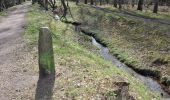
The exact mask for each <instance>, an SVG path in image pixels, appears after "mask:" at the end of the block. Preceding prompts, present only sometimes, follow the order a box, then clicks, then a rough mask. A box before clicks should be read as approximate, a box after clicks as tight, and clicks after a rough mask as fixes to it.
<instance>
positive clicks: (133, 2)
mask: <svg viewBox="0 0 170 100" xmlns="http://www.w3.org/2000/svg"><path fill="white" fill-rule="evenodd" d="M134 6H135V0H132V8H133V7H134Z"/></svg>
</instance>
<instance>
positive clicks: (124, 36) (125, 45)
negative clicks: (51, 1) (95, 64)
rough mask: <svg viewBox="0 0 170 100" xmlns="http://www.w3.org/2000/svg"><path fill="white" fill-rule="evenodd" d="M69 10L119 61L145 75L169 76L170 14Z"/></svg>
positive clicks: (73, 7) (84, 8)
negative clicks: (169, 17) (169, 22)
mask: <svg viewBox="0 0 170 100" xmlns="http://www.w3.org/2000/svg"><path fill="white" fill-rule="evenodd" d="M70 7H71V11H72V15H73V17H74V19H75V20H76V21H79V22H81V23H83V25H82V27H84V29H86V30H88V31H91V32H94V33H95V36H96V37H97V38H99V39H100V40H101V42H103V43H104V44H106V45H107V46H108V48H109V50H110V52H111V53H112V54H113V55H114V56H116V57H117V58H118V59H120V61H122V62H124V63H125V64H127V65H129V66H130V67H132V68H133V69H135V70H136V71H139V72H140V73H142V74H145V75H146V76H147V75H149V76H153V77H156V78H158V79H162V78H163V77H169V76H170V74H169V72H170V68H169V67H170V45H169V44H170V34H169V31H170V25H169V24H168V23H166V22H168V21H169V20H168V18H167V16H169V15H166V14H162V15H160V14H158V15H155V14H152V15H151V14H148V15H145V14H146V13H142V12H139V11H128V10H127V11H124V10H122V11H120V10H118V9H113V8H111V7H106V8H100V7H94V6H90V5H84V4H80V5H79V6H76V5H74V4H73V3H71V4H70ZM154 16H157V17H154ZM164 19H166V20H164ZM70 20H72V19H70ZM144 71H146V73H144ZM155 75H156V76H155Z"/></svg>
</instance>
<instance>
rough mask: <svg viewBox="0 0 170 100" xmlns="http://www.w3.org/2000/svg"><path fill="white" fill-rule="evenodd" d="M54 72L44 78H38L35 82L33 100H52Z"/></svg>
mask: <svg viewBox="0 0 170 100" xmlns="http://www.w3.org/2000/svg"><path fill="white" fill-rule="evenodd" d="M54 83H55V72H54V73H52V74H50V75H47V76H45V77H42V76H40V77H39V80H38V82H37V88H36V94H35V100H52V96H53V87H54Z"/></svg>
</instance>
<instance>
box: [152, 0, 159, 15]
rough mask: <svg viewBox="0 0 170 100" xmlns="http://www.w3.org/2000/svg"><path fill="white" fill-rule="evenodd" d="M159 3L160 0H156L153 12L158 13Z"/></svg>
mask: <svg viewBox="0 0 170 100" xmlns="http://www.w3.org/2000/svg"><path fill="white" fill-rule="evenodd" d="M158 4H159V0H155V2H154V9H153V13H157V12H158Z"/></svg>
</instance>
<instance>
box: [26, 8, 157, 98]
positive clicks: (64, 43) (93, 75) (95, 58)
mask: <svg viewBox="0 0 170 100" xmlns="http://www.w3.org/2000/svg"><path fill="white" fill-rule="evenodd" d="M27 18H28V25H27V27H26V31H25V35H24V37H25V39H26V41H27V42H28V44H29V46H36V45H37V40H38V29H39V28H40V27H41V26H48V27H50V30H51V31H52V33H53V48H54V53H55V66H56V77H55V83H54V88H53V99H54V100H58V99H76V100H80V99H81V100H82V99H83V100H89V99H101V98H107V99H115V98H117V97H118V96H119V95H120V93H119V92H118V91H119V90H120V88H121V87H122V86H121V83H122V82H123V83H127V82H128V83H129V91H128V94H129V96H132V97H133V98H135V99H137V100H153V99H158V100H159V97H158V96H157V95H155V94H152V93H151V92H150V91H149V90H148V89H147V88H146V87H145V86H144V85H143V84H142V82H140V80H136V79H135V78H134V77H133V76H131V75H129V74H127V73H125V72H123V71H121V70H119V69H118V68H117V67H115V66H113V65H112V64H111V62H107V61H105V60H104V59H102V58H101V56H99V55H98V54H97V53H96V48H95V47H93V46H92V45H91V43H90V42H89V40H90V38H89V37H87V36H85V35H83V34H80V33H76V32H75V31H74V27H73V26H70V25H68V24H64V23H62V22H60V21H54V20H53V19H52V18H51V17H50V16H49V15H48V14H47V13H45V12H44V11H42V10H41V9H40V8H39V7H38V6H37V5H34V6H33V7H32V8H31V10H30V12H29V13H28V15H27ZM35 70H37V71H38V66H37V67H36V69H35ZM119 83H120V84H119Z"/></svg>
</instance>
